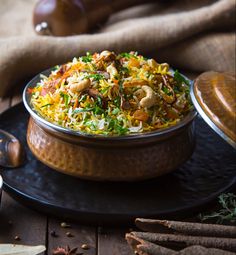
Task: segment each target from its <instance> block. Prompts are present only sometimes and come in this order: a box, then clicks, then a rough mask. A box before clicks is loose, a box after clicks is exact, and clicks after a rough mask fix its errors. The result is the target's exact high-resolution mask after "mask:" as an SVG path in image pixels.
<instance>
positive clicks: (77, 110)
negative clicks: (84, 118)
mask: <svg viewBox="0 0 236 255" xmlns="http://www.w3.org/2000/svg"><path fill="white" fill-rule="evenodd" d="M92 110H93V108H92V107H85V108H81V109H75V110H74V111H73V113H80V112H90V111H92Z"/></svg>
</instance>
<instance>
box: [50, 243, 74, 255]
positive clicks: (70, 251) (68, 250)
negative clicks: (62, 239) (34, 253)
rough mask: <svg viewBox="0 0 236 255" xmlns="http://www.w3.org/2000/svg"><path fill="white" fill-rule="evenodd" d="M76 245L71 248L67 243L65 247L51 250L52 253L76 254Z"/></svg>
mask: <svg viewBox="0 0 236 255" xmlns="http://www.w3.org/2000/svg"><path fill="white" fill-rule="evenodd" d="M77 249H78V248H77V247H75V248H73V249H71V248H70V247H69V246H68V245H67V246H66V247H57V248H56V249H54V250H53V252H52V255H73V254H76V251H77Z"/></svg>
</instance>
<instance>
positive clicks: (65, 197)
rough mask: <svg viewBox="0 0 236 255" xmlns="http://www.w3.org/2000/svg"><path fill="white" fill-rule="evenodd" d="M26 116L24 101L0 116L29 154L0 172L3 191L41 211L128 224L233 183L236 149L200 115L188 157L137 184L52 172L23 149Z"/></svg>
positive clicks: (188, 206)
mask: <svg viewBox="0 0 236 255" xmlns="http://www.w3.org/2000/svg"><path fill="white" fill-rule="evenodd" d="M28 118H29V115H28V113H27V112H26V110H25V109H24V107H23V105H22V104H19V105H17V106H14V107H13V108H11V109H8V110H7V111H6V112H4V113H3V114H2V115H1V116H0V128H2V129H5V130H6V131H8V132H10V133H12V134H14V135H15V136H16V137H18V138H19V140H20V141H21V142H22V143H23V144H24V146H25V149H26V152H27V163H26V164H25V165H24V166H23V167H20V168H17V169H13V170H10V169H3V170H2V171H1V174H2V176H3V179H4V188H5V190H6V191H7V192H9V193H10V194H11V195H12V196H13V197H15V198H17V199H19V200H20V201H22V202H23V203H25V204H27V205H29V206H31V207H33V208H35V209H37V210H40V211H42V212H46V213H50V214H53V215H56V216H60V217H66V218H69V219H73V220H75V219H76V220H78V221H83V222H84V221H86V222H93V223H101V222H102V223H118V222H121V221H122V222H125V221H126V222H128V221H130V220H133V219H134V218H135V217H137V216H138V217H174V218H176V217H179V216H180V215H182V214H183V213H184V215H186V213H187V214H189V213H190V212H193V210H196V209H197V208H198V209H199V207H200V206H203V205H204V204H206V203H209V202H210V201H212V200H213V199H215V198H216V197H217V196H218V195H219V194H220V193H221V192H224V191H228V190H229V189H230V188H232V186H233V185H234V184H235V183H236V157H235V156H236V152H235V150H234V149H233V148H231V146H230V145H228V144H227V143H226V142H224V141H223V140H222V139H221V138H219V137H218V136H217V135H216V134H215V133H214V132H213V131H212V130H211V129H210V128H209V127H208V126H207V125H206V124H205V123H204V122H203V121H202V120H201V119H200V118H197V120H196V131H197V146H196V150H195V152H194V154H193V156H192V158H191V159H190V160H189V161H188V162H186V163H185V164H184V165H183V166H182V167H181V168H180V169H178V170H176V171H175V172H173V173H171V174H168V175H165V176H163V177H159V178H157V179H152V180H149V181H144V182H137V183H121V182H120V183H111V182H94V181H85V180H80V179H78V178H75V177H71V176H67V175H64V174H61V173H59V172H56V171H54V170H51V169H50V168H49V167H47V166H45V165H43V164H42V163H40V162H39V161H38V160H37V159H36V158H35V157H34V156H33V155H32V153H31V152H30V151H29V149H28V147H27V144H26V127H27V120H28ZM170 160H171V159H170Z"/></svg>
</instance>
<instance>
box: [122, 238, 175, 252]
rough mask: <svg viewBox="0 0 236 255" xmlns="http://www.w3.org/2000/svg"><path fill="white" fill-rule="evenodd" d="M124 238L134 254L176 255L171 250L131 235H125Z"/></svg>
mask: <svg viewBox="0 0 236 255" xmlns="http://www.w3.org/2000/svg"><path fill="white" fill-rule="evenodd" d="M125 238H126V240H127V242H128V244H129V245H130V246H131V248H132V249H133V250H134V252H138V254H147V255H156V254H161V255H176V254H178V253H177V252H176V251H173V250H171V249H168V248H165V247H162V246H159V245H156V244H153V243H150V242H148V241H145V240H143V239H140V238H138V237H136V236H134V235H132V234H126V235H125Z"/></svg>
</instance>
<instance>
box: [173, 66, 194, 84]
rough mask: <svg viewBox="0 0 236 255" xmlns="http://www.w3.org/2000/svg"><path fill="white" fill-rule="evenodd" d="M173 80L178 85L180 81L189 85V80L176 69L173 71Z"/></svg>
mask: <svg viewBox="0 0 236 255" xmlns="http://www.w3.org/2000/svg"><path fill="white" fill-rule="evenodd" d="M174 80H175V81H176V82H177V84H178V85H179V86H180V85H181V84H182V83H184V84H186V85H188V86H190V83H189V81H188V80H186V79H185V78H184V76H183V75H181V74H180V73H179V71H178V70H175V72H174Z"/></svg>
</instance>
